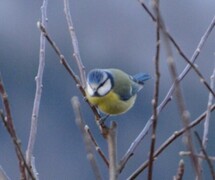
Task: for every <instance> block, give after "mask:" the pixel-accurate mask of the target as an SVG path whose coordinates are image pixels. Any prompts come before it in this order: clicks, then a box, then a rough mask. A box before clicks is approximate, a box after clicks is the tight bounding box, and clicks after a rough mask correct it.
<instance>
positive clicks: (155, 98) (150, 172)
mask: <svg viewBox="0 0 215 180" xmlns="http://www.w3.org/2000/svg"><path fill="white" fill-rule="evenodd" d="M157 19H158V18H157ZM159 59H160V29H159V21H157V27H156V53H155V85H154V96H153V99H152V105H153V115H152V121H153V124H152V137H151V146H150V154H149V168H148V180H149V179H152V175H153V162H154V161H153V154H154V150H155V142H156V128H157V119H158V113H157V106H158V97H159V85H160V69H159Z"/></svg>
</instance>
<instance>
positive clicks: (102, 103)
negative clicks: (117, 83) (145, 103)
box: [86, 91, 136, 114]
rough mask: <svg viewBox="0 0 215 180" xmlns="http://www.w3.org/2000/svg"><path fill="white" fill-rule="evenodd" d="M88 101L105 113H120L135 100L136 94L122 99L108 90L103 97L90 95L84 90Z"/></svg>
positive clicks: (127, 108) (128, 107) (126, 109)
mask: <svg viewBox="0 0 215 180" xmlns="http://www.w3.org/2000/svg"><path fill="white" fill-rule="evenodd" d="M86 95H87V99H88V100H89V102H90V103H91V104H93V105H95V106H97V107H98V108H99V109H100V110H101V111H102V112H104V113H106V114H121V113H125V112H126V111H128V110H129V109H130V108H131V107H132V106H133V105H134V102H135V99H136V95H134V96H132V97H131V98H130V99H128V100H127V101H122V100H121V99H120V98H119V96H118V95H117V94H115V93H114V92H113V91H110V92H109V93H108V94H106V95H105V96H103V97H95V96H94V97H92V96H89V94H88V93H87V92H86Z"/></svg>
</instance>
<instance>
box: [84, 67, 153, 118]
mask: <svg viewBox="0 0 215 180" xmlns="http://www.w3.org/2000/svg"><path fill="white" fill-rule="evenodd" d="M150 78H151V77H150V75H149V74H147V73H138V74H136V75H134V76H131V75H129V74H127V73H125V72H124V71H122V70H120V69H115V68H110V69H92V70H91V71H90V72H89V73H88V74H87V79H86V88H85V92H86V98H87V99H88V101H89V102H90V103H91V104H93V105H94V106H96V107H97V108H98V109H99V110H100V111H101V112H103V113H104V114H106V115H108V116H109V115H119V114H123V113H125V112H127V111H128V110H129V109H131V108H132V107H133V105H134V103H135V101H136V97H137V93H138V92H139V91H140V90H141V89H142V88H143V85H144V83H145V81H147V80H148V79H150Z"/></svg>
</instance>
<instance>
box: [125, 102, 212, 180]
mask: <svg viewBox="0 0 215 180" xmlns="http://www.w3.org/2000/svg"><path fill="white" fill-rule="evenodd" d="M214 110H215V104H213V105H212V106H211V109H210V111H214ZM206 114H207V111H205V112H204V113H202V114H201V115H200V116H199V117H198V118H197V119H195V120H194V121H192V122H191V123H190V124H189V125H188V127H187V128H182V129H180V130H178V131H175V132H174V133H173V134H172V135H171V136H170V137H169V138H168V139H167V140H166V141H165V142H164V143H163V144H162V145H161V146H160V147H159V148H158V149H157V150H156V151H155V153H154V156H153V159H154V160H156V158H157V157H158V156H159V155H160V154H161V153H162V152H163V151H164V150H165V149H166V148H167V147H168V146H169V145H170V144H172V142H173V141H175V140H176V139H177V138H179V137H180V136H181V135H183V134H184V133H185V132H186V131H187V129H191V128H193V127H195V126H196V125H198V124H199V123H200V122H202V120H204V119H205V117H206ZM148 165H149V161H148V160H147V161H145V162H144V163H143V164H141V165H140V166H139V168H138V169H137V170H136V171H135V172H133V173H132V175H131V176H129V178H128V179H135V178H136V177H137V176H138V175H139V174H140V173H141V172H142V171H143V170H144V169H145V168H147V167H148Z"/></svg>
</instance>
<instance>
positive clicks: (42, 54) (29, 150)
mask: <svg viewBox="0 0 215 180" xmlns="http://www.w3.org/2000/svg"><path fill="white" fill-rule="evenodd" d="M47 5H48V0H43V4H42V6H41V14H42V23H43V25H44V26H46V22H47V13H46V11H47ZM44 67H45V37H44V35H43V33H41V34H40V55H39V67H38V72H37V76H36V77H35V80H36V92H35V97H34V105H33V111H32V117H31V129H30V135H29V140H28V147H27V150H26V161H27V163H28V165H29V166H31V167H32V166H34V167H35V165H32V160H31V158H32V157H33V149H34V144H35V140H36V134H37V123H38V116H39V108H40V100H41V95H42V87H43V85H42V80H43V72H44ZM34 170H36V169H34ZM34 174H35V176H36V175H37V174H38V173H37V172H34Z"/></svg>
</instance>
